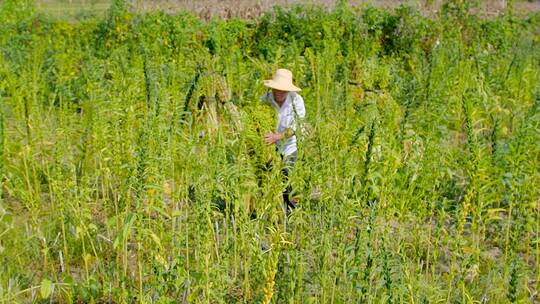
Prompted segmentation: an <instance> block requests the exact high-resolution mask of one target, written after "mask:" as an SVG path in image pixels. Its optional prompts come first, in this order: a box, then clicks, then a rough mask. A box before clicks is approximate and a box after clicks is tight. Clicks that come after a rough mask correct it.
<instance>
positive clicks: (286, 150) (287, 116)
mask: <svg viewBox="0 0 540 304" xmlns="http://www.w3.org/2000/svg"><path fill="white" fill-rule="evenodd" d="M292 79H293V75H292V72H291V71H289V70H287V69H278V70H277V71H276V73H275V74H274V78H273V79H269V80H264V85H265V86H266V87H268V88H270V89H271V91H269V92H268V93H266V94H265V95H263V96H261V100H262V101H265V102H268V103H269V104H270V105H271V106H272V107H273V108H275V109H276V110H277V127H276V131H275V132H269V133H267V134H266V135H265V136H264V140H265V142H266V144H268V145H273V144H275V145H276V149H277V150H278V151H279V153H280V155H281V158H282V159H283V161H284V164H285V166H284V168H283V170H282V173H283V176H284V178H285V181H286V182H287V186H286V188H285V191H284V192H283V201H284V203H285V210H286V211H287V213H289V212H290V211H291V210H292V209H294V208H296V205H297V202H296V201H295V200H293V199H291V198H290V197H289V196H290V194H291V192H292V187H291V186H290V184H289V181H288V179H289V174H290V171H291V169H292V167H293V166H294V164H295V162H296V159H297V146H296V141H297V136H296V135H297V132H301V131H302V128H301V127H300V126H299V125H300V123H301V120H302V119H304V117H305V116H306V109H305V107H304V100H303V99H302V96H300V94H298V93H297V92H299V91H300V90H301V89H300V88H298V87H297V86H295V85H294V84H293V81H292ZM298 135H300V134H298Z"/></svg>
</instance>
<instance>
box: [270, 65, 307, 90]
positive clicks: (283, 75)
mask: <svg viewBox="0 0 540 304" xmlns="http://www.w3.org/2000/svg"><path fill="white" fill-rule="evenodd" d="M264 85H265V86H267V87H269V88H271V89H276V90H280V91H287V92H298V91H301V89H300V88H299V87H297V86H295V85H294V84H293V83H292V72H291V71H289V70H287V69H278V70H277V71H276V74H274V79H268V80H265V81H264Z"/></svg>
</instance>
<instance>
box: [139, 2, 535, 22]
mask: <svg viewBox="0 0 540 304" xmlns="http://www.w3.org/2000/svg"><path fill="white" fill-rule="evenodd" d="M337 2H338V1H337V0H197V1H187V0H154V1H144V0H132V3H133V5H134V7H136V8H137V9H138V10H142V11H148V10H155V9H163V10H166V11H169V12H175V11H178V10H179V9H187V10H190V11H193V12H195V13H196V14H197V15H199V16H200V17H202V18H204V19H209V18H211V17H212V16H219V17H222V18H225V19H227V18H230V17H233V16H234V17H243V18H250V17H256V16H258V15H260V14H261V13H263V12H264V11H267V10H269V9H271V8H272V7H273V6H275V5H279V6H283V7H287V6H290V5H294V4H316V5H318V4H322V5H325V6H327V7H333V6H334V5H335V4H336V3H337ZM348 2H349V3H350V4H351V5H353V6H366V5H370V4H371V5H374V6H377V7H386V8H396V7H398V6H400V5H402V4H407V5H412V6H414V7H417V8H418V9H420V10H421V11H422V12H423V13H424V14H426V15H435V14H436V13H437V11H438V10H439V9H440V7H441V4H442V2H443V1H442V0H349V1H348ZM478 2H479V5H478V6H477V7H476V8H475V12H476V13H478V14H480V15H482V16H485V17H490V16H496V15H499V14H501V13H502V12H504V10H505V8H506V7H507V5H508V4H507V3H508V1H507V0H483V1H478ZM513 2H514V3H513V7H514V9H515V10H516V12H518V13H519V14H523V15H527V14H528V13H531V12H535V11H539V10H540V0H533V1H532V2H531V1H527V0H525V1H524V0H521V1H513Z"/></svg>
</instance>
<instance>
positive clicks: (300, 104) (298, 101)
mask: <svg viewBox="0 0 540 304" xmlns="http://www.w3.org/2000/svg"><path fill="white" fill-rule="evenodd" d="M261 100H262V101H267V102H269V103H270V105H272V107H273V108H275V109H276V110H277V111H278V113H277V118H278V119H277V126H276V132H279V133H284V132H285V130H286V129H287V128H290V129H292V130H294V131H296V127H297V123H296V121H297V117H298V119H300V120H301V119H304V118H305V117H306V108H305V107H304V99H302V96H300V95H299V94H298V93H296V92H289V94H287V98H286V99H285V102H283V104H282V105H281V107H280V106H279V105H278V104H277V102H276V101H275V100H274V95H273V94H272V92H268V93H267V94H265V95H263V96H261ZM276 144H277V147H278V150H279V153H281V155H283V156H288V155H291V154H293V153H294V152H296V150H297V147H296V135H293V136H291V137H289V138H287V139H285V140H279V141H278V142H277V143H276Z"/></svg>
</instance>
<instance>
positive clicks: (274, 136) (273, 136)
mask: <svg viewBox="0 0 540 304" xmlns="http://www.w3.org/2000/svg"><path fill="white" fill-rule="evenodd" d="M280 139H283V134H281V133H266V135H265V136H264V141H265V142H266V144H267V145H271V144H274V143H276V142H277V141H278V140H280Z"/></svg>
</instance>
